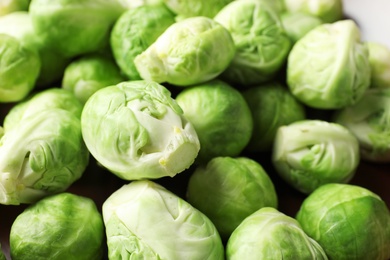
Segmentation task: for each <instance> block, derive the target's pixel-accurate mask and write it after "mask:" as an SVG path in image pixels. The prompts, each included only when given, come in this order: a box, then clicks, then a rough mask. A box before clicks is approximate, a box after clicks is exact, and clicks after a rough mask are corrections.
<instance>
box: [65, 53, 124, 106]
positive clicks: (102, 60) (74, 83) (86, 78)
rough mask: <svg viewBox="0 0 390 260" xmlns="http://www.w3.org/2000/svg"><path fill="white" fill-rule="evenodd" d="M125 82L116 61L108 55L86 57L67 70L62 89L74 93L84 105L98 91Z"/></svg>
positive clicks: (76, 61)
mask: <svg viewBox="0 0 390 260" xmlns="http://www.w3.org/2000/svg"><path fill="white" fill-rule="evenodd" d="M122 81H124V77H123V76H122V74H121V73H120V70H119V68H118V66H117V65H116V63H115V61H114V60H113V59H112V58H111V57H108V56H106V55H102V54H90V55H85V56H83V57H81V58H79V59H77V60H74V61H73V62H71V63H70V64H69V65H68V66H67V67H66V69H65V72H64V76H63V78H62V84H61V85H62V88H64V89H67V90H69V91H71V92H73V93H74V95H75V96H76V98H77V99H78V100H79V101H80V102H81V103H82V104H84V103H85V102H86V101H87V100H88V98H89V97H90V96H92V94H93V93H95V92H96V91H97V90H99V89H101V88H104V87H107V86H111V85H115V84H118V83H120V82H122Z"/></svg>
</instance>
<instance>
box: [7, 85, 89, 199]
mask: <svg viewBox="0 0 390 260" xmlns="http://www.w3.org/2000/svg"><path fill="white" fill-rule="evenodd" d="M61 91H64V92H67V91H66V90H61V89H58V90H56V91H53V90H52V89H48V90H45V91H43V92H40V93H37V94H35V95H34V96H33V97H32V98H30V99H28V100H26V101H25V102H22V103H19V104H17V105H16V106H14V107H13V108H12V109H11V110H10V112H9V113H8V114H7V115H6V117H5V119H4V135H3V136H2V138H1V139H0V178H1V181H0V203H1V204H6V205H8V204H11V205H18V204H21V203H33V202H35V201H37V200H39V199H41V198H43V197H45V196H48V195H51V194H53V193H58V192H61V191H64V190H66V189H67V188H68V187H69V186H70V185H71V184H72V183H73V182H75V181H76V180H77V179H79V178H80V177H81V175H82V174H83V172H84V170H85V168H86V166H87V165H88V161H89V152H88V150H87V148H86V146H85V144H84V141H83V139H82V136H81V123H80V112H81V109H82V107H81V104H80V103H79V102H78V101H77V100H76V98H75V97H74V96H73V95H71V94H70V92H69V95H66V94H64V93H61ZM67 93H68V92H67ZM56 95H58V97H55V96H56ZM53 97H54V98H53ZM52 98H53V99H52ZM66 105H72V106H75V107H69V108H66ZM64 107H65V108H64Z"/></svg>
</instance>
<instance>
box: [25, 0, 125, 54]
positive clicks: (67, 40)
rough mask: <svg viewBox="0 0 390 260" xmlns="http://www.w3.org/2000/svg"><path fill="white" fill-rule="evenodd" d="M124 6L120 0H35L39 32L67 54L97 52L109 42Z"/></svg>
mask: <svg viewBox="0 0 390 260" xmlns="http://www.w3.org/2000/svg"><path fill="white" fill-rule="evenodd" d="M123 12H124V7H123V6H121V5H120V4H119V2H118V1H116V0H31V4H30V8H29V13H30V15H31V19H32V22H33V25H34V29H35V30H36V33H37V34H38V35H39V36H40V37H42V38H43V40H44V42H45V43H46V44H48V45H50V46H52V47H55V48H56V50H58V51H59V52H60V53H61V54H63V55H64V56H65V57H75V56H77V55H80V54H85V53H88V52H93V51H97V50H99V49H101V48H102V47H103V46H104V45H107V44H108V40H109V33H110V31H111V27H112V25H113V24H114V23H115V21H116V19H118V17H119V16H120V15H121V14H122V13H123Z"/></svg>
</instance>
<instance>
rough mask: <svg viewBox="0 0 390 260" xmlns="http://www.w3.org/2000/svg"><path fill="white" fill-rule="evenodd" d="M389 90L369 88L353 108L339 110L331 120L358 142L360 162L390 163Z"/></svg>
mask: <svg viewBox="0 0 390 260" xmlns="http://www.w3.org/2000/svg"><path fill="white" fill-rule="evenodd" d="M389 118H390V88H389V89H384V88H373V89H368V90H367V91H366V92H365V93H364V95H363V98H362V99H360V100H359V102H357V103H356V104H355V105H353V106H349V107H346V108H344V109H342V110H339V111H337V112H336V114H335V115H334V118H333V120H334V121H335V122H336V123H338V124H341V125H343V126H345V127H346V128H348V129H349V130H350V131H351V132H352V134H354V135H355V136H356V138H357V139H358V141H359V147H360V154H361V157H362V159H364V160H368V161H373V162H390V120H389Z"/></svg>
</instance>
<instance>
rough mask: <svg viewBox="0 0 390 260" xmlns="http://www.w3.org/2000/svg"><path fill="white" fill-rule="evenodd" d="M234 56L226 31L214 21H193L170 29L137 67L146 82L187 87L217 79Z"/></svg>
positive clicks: (232, 44) (183, 21)
mask: <svg viewBox="0 0 390 260" xmlns="http://www.w3.org/2000/svg"><path fill="white" fill-rule="evenodd" d="M234 54H235V47H234V42H233V39H232V36H231V35H230V33H229V31H228V30H227V29H225V28H224V27H223V26H222V25H220V24H219V23H217V22H216V21H214V20H212V19H211V18H207V17H192V18H188V19H184V20H182V21H180V22H176V23H174V24H172V25H171V26H169V27H168V28H167V29H166V30H165V31H164V32H163V33H162V34H161V35H160V36H159V37H158V38H157V40H156V41H155V42H154V43H153V44H152V45H150V46H149V47H148V48H147V49H146V50H145V51H144V52H142V53H141V54H139V55H137V56H136V58H135V59H134V64H135V66H136V68H137V70H138V72H139V74H140V76H141V78H143V79H146V80H153V81H156V82H158V83H163V82H168V83H171V84H173V85H178V86H188V85H195V84H200V83H203V82H206V81H208V80H211V79H213V78H215V77H217V76H218V75H219V74H221V73H222V72H223V71H224V70H225V69H226V68H227V66H228V65H229V63H230V62H231V61H232V59H233V56H234Z"/></svg>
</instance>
